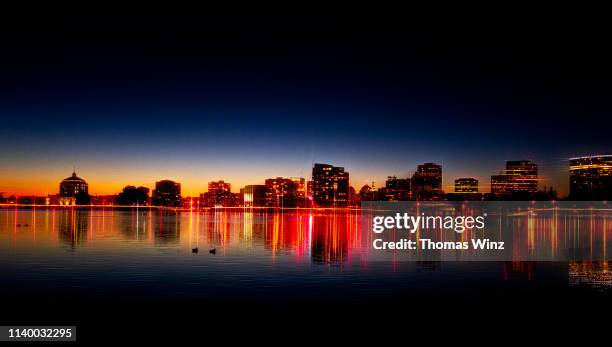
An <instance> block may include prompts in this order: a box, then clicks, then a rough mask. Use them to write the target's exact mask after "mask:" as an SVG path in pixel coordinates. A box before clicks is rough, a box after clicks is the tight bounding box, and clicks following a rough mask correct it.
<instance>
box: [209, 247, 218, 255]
mask: <svg viewBox="0 0 612 347" xmlns="http://www.w3.org/2000/svg"><path fill="white" fill-rule="evenodd" d="M208 253H210V254H217V249H216V248H213V249H211V250H210V251H208Z"/></svg>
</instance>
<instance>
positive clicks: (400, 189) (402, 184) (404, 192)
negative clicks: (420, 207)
mask: <svg viewBox="0 0 612 347" xmlns="http://www.w3.org/2000/svg"><path fill="white" fill-rule="evenodd" d="M380 195H381V197H382V198H383V199H384V200H386V201H407V200H410V179H408V178H397V177H395V176H389V177H387V181H386V182H385V188H384V189H381V191H380Z"/></svg>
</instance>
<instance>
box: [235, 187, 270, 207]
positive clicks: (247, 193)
mask: <svg viewBox="0 0 612 347" xmlns="http://www.w3.org/2000/svg"><path fill="white" fill-rule="evenodd" d="M240 193H241V195H242V206H244V207H262V206H266V186H265V185H263V184H252V185H248V186H245V187H244V188H242V189H241V190H240Z"/></svg>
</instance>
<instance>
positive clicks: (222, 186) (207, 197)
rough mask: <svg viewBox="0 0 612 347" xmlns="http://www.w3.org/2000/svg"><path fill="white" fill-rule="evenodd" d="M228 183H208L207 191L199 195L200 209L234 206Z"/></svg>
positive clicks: (233, 198)
mask: <svg viewBox="0 0 612 347" xmlns="http://www.w3.org/2000/svg"><path fill="white" fill-rule="evenodd" d="M231 188H232V186H231V184H230V183H229V182H225V181H223V180H221V181H213V182H208V191H207V192H206V193H203V194H200V206H202V207H215V206H217V207H219V206H223V207H230V206H236V205H237V204H236V202H235V201H234V200H235V197H234V196H233V194H232V192H231Z"/></svg>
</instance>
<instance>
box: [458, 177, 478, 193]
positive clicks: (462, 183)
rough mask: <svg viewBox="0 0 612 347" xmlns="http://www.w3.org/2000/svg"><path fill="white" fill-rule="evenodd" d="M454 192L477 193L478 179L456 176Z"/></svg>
mask: <svg viewBox="0 0 612 347" xmlns="http://www.w3.org/2000/svg"><path fill="white" fill-rule="evenodd" d="M455 193H478V180H477V179H475V178H457V179H456V180H455Z"/></svg>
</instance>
